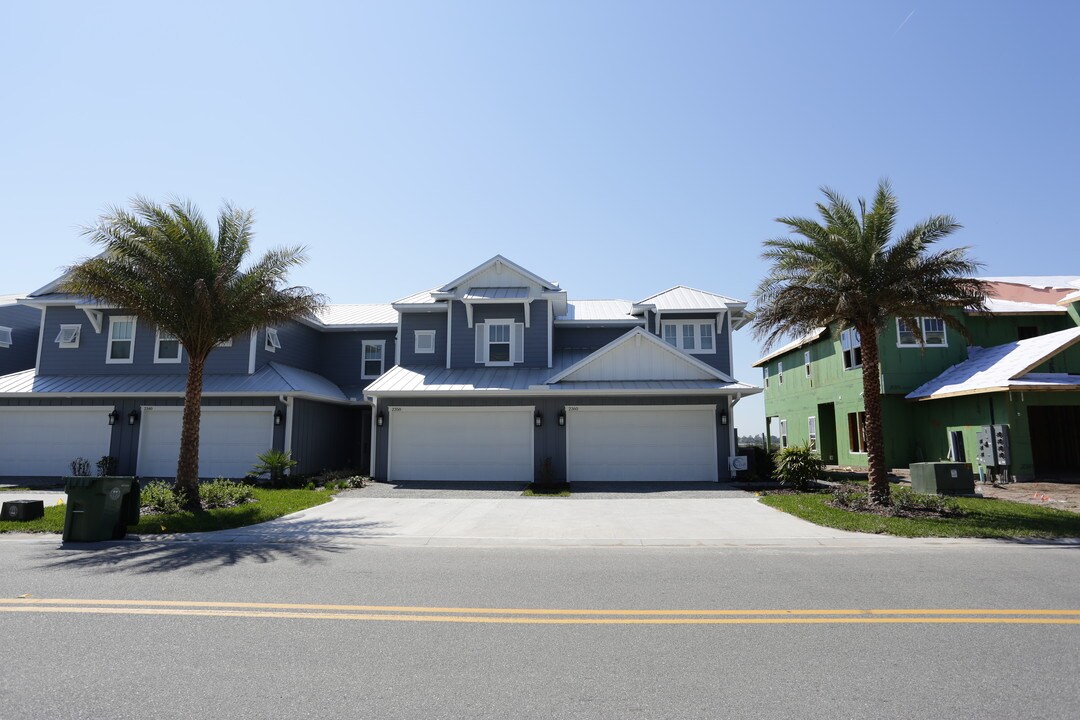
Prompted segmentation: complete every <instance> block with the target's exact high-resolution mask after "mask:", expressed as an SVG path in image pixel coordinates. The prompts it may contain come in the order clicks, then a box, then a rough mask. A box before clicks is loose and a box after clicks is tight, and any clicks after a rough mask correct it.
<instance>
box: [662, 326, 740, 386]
mask: <svg viewBox="0 0 1080 720" xmlns="http://www.w3.org/2000/svg"><path fill="white" fill-rule="evenodd" d="M687 320H700V321H702V322H706V321H709V320H712V321H714V323H715V327H716V337H715V338H714V343H715V345H716V352H715V353H690V355H691V356H692V357H694V358H697V359H698V360H700V361H701V362H703V363H705V364H706V365H711V366H712V367H714V368H716V369H717V370H719V371H720V372H722V373H727V374H728V375H731V343H730V342H728V323H729V322H731V318H730V316H729V315H728V313H726V312H725V313H723V314H722V315H721V316H720V322H719V323H716V322H715V321H716V313H674V312H673V313H661V314H660V325H659V326H657V324H656V320H655V315H654V316H653V320H652V322H651V323H650V325H651V332H652V333H653V334H654V335H656V336H657V337H659V338H660V339H663V337H664V335H663V325H664V323H666V322H685V321H687Z"/></svg>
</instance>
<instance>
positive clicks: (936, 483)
mask: <svg viewBox="0 0 1080 720" xmlns="http://www.w3.org/2000/svg"><path fill="white" fill-rule="evenodd" d="M909 467H910V470H911V489H912V490H914V491H915V492H917V493H924V494H927V495H974V494H975V475H974V474H973V473H972V472H971V465H970V464H968V463H958V462H923V463H911V465H910V466H909Z"/></svg>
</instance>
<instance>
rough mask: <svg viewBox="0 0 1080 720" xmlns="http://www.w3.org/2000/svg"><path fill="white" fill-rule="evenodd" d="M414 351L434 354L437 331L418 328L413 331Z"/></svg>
mask: <svg viewBox="0 0 1080 720" xmlns="http://www.w3.org/2000/svg"><path fill="white" fill-rule="evenodd" d="M413 352H415V353H416V354H417V355H432V354H434V353H435V331H434V330H416V331H414V333H413Z"/></svg>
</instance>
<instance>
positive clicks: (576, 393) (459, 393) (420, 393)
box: [364, 385, 761, 400]
mask: <svg viewBox="0 0 1080 720" xmlns="http://www.w3.org/2000/svg"><path fill="white" fill-rule="evenodd" d="M535 387H536V388H545V389H536V390H532V389H530V390H447V391H440V390H397V391H394V390H386V391H381V392H374V393H367V392H365V393H364V395H365V397H373V398H377V399H380V400H381V399H385V398H431V399H432V400H435V399H438V398H448V397H452V398H473V399H476V400H480V399H483V398H490V397H534V398H535V397H537V396H543V397H549V398H551V397H559V396H567V397H585V396H587V397H594V396H595V397H608V396H611V397H614V396H631V395H650V396H651V395H657V396H664V395H667V396H676V395H677V396H680V397H683V396H690V395H716V396H723V395H743V396H745V395H753V394H755V393H758V392H761V389H760V388H753V389H748V388H746V387H738V388H709V389H704V390H651V389H643V390H625V389H619V390H557V389H553V388H548V387H547V386H544V385H537V386H535Z"/></svg>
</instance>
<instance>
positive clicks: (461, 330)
mask: <svg viewBox="0 0 1080 720" xmlns="http://www.w3.org/2000/svg"><path fill="white" fill-rule="evenodd" d="M394 308H395V309H397V310H398V311H399V312H400V313H401V332H400V342H401V348H402V353H401V357H400V358H399V360H400V363H401V364H402V365H405V366H407V367H421V366H434V365H440V364H441V365H444V366H445V367H447V368H460V367H551V365H552V323H553V320H554V318H555V316H556V315H562V314H564V313H565V312H566V308H567V303H566V292H565V291H564V290H563V289H562V288H560V287H559V285H558V283H555V282H552V281H550V280H546V279H544V278H542V277H540V276H539V275H536V274H535V273H533V272H530V271H529V270H526V269H525V268H523V267H521V266H520V265H518V264H517V263H514V262H512V261H510V260H508V259H506V258H504V257H503V256H502V255H496V256H495V257H493V258H491V259H490V260H488V261H487V262H485V263H482V264H481V265H478V266H476V267H475V268H473V269H472V270H470V271H469V272H467V273H465V274H464V275H461V276H460V277H458V278H455V279H454V280H451V281H450V282H448V283H446V284H445V285H442V286H440V287H438V288H434V289H432V290H428V291H425V292H421V293H417V294H415V295H411V296H409V297H407V298H402V299H401V300H399V301H398V302H396V303H394ZM442 314H445V317H437V316H441V315H442Z"/></svg>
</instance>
